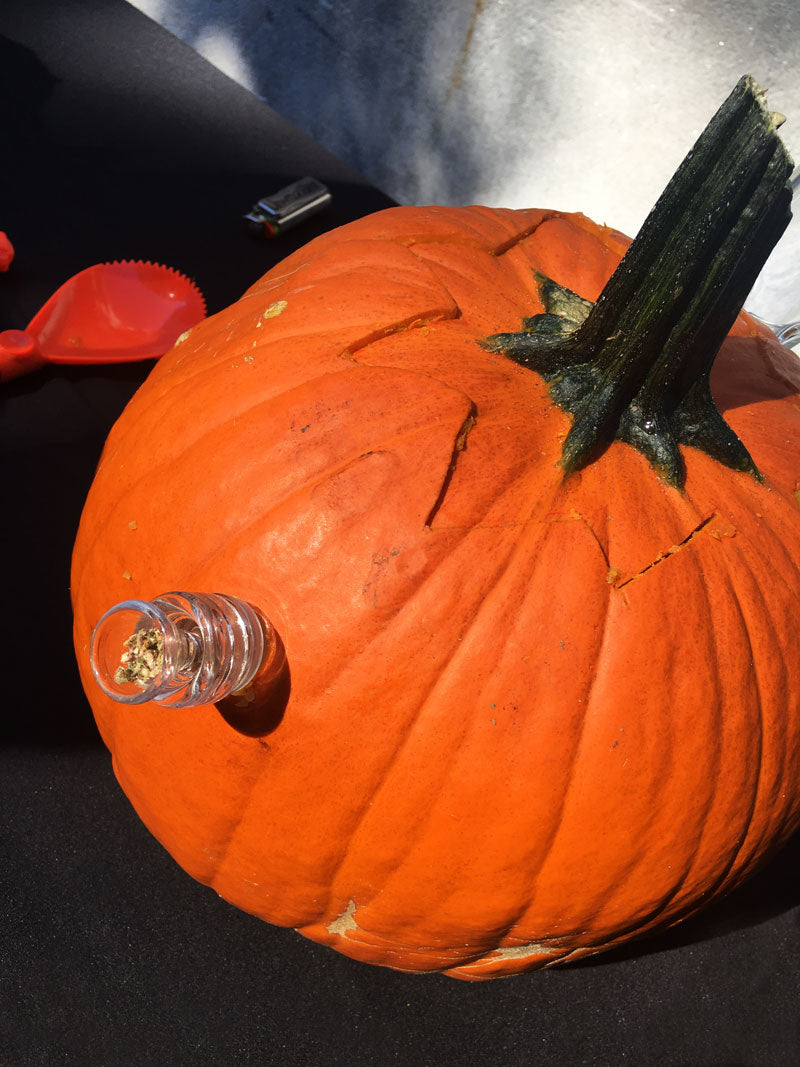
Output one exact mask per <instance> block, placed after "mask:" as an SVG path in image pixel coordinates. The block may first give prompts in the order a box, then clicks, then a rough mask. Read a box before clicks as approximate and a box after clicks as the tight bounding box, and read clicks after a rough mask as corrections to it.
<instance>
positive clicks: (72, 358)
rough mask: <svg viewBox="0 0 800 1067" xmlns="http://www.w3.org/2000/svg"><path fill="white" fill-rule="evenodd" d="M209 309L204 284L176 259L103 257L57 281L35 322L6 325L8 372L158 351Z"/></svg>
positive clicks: (1, 336) (3, 357) (1, 367)
mask: <svg viewBox="0 0 800 1067" xmlns="http://www.w3.org/2000/svg"><path fill="white" fill-rule="evenodd" d="M205 314H206V306H205V301H204V299H203V295H202V293H201V292H200V290H199V289H198V288H197V286H196V285H195V284H194V282H191V281H190V280H189V279H188V278H186V277H184V275H182V274H179V273H178V271H175V270H172V268H171V267H162V266H160V265H158V264H156V263H142V262H130V261H126V262H122V263H99V264H97V265H96V266H94V267H88V268H87V269H86V270H82V271H80V272H79V273H78V274H75V275H73V277H72V278H70V279H69V281H67V282H65V283H64V284H63V285H62V286H61V287H60V288H59V289H57V290H56V292H55V293H53V295H52V296H51V297H50V299H49V300H48V301H47V303H46V304H45V305H44V307H43V308H42V309H41V311H39V312H38V313H37V314H36V315H34V317H33V318H32V319H31V321H30V323H29V324H28V327H27V329H25V330H5V331H3V332H2V333H0V379H3V380H7V379H9V378H16V377H18V376H19V375H21V374H27V372H28V371H31V370H35V369H36V368H37V367H42V366H44V365H45V364H46V363H128V362H132V361H135V360H140V359H157V358H158V357H159V356H162V355H163V354H164V353H165V352H166V351H168V349H170V348H171V347H172V346H173V344H174V343H175V341H176V340H177V339H178V337H179V336H180V335H181V334H182V333H183V332H184V331H185V330H188V329H189V328H190V327H192V326H194V325H195V324H196V323H198V322H199V321H200V320H201V319H202V318H205Z"/></svg>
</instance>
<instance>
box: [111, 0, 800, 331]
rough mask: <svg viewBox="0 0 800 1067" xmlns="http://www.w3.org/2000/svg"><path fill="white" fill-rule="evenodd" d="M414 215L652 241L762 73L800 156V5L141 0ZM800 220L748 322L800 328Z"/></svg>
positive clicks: (660, 0) (137, 0)
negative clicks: (469, 212)
mask: <svg viewBox="0 0 800 1067" xmlns="http://www.w3.org/2000/svg"><path fill="white" fill-rule="evenodd" d="M131 2H133V3H134V4H135V6H136V7H138V8H139V9H140V10H142V11H144V12H145V13H146V14H148V15H150V16H151V17H152V18H154V19H155V20H156V21H157V22H159V23H161V24H162V25H163V26H164V27H166V28H167V29H168V30H170V31H171V32H172V33H174V34H175V35H176V36H178V37H179V38H181V39H182V40H184V41H185V42H187V43H188V44H190V45H191V46H192V47H194V48H195V49H196V50H197V51H198V52H200V53H201V54H202V55H204V56H205V57H206V58H208V59H209V60H210V61H211V62H212V63H214V64H215V65H216V66H218V67H219V68H221V69H222V70H224V71H225V72H226V73H228V74H229V75H230V76H231V77H233V78H234V79H236V80H237V81H239V82H240V83H241V84H243V85H246V86H247V87H248V88H250V89H251V90H252V91H253V92H254V93H256V94H257V95H258V96H260V97H262V98H263V99H264V100H265V101H266V102H267V103H268V104H270V105H271V106H272V107H274V108H275V109H276V110H277V111H279V112H280V113H281V114H283V115H284V116H285V117H286V118H288V119H290V120H291V121H292V122H293V123H295V124H296V125H297V126H299V127H300V128H302V129H304V130H305V131H306V132H308V133H309V134H311V135H312V136H313V137H314V138H315V139H316V140H317V141H318V142H320V143H321V144H322V145H324V146H325V147H326V148H328V149H330V150H331V151H333V152H334V153H336V154H337V155H338V156H339V157H340V158H342V159H343V160H345V161H346V162H348V163H350V164H351V165H352V166H353V167H355V169H357V170H358V171H360V172H361V173H362V174H363V175H364V176H365V177H366V178H368V179H370V181H372V182H373V183H374V184H375V185H377V186H379V187H380V188H382V189H383V190H384V191H385V192H387V193H388V194H390V195H391V196H393V197H394V198H395V199H397V200H398V201H400V202H401V203H444V204H465V203H486V204H490V205H493V206H504V207H551V208H560V209H563V210H570V211H572V210H581V211H583V212H585V213H586V214H587V215H589V216H591V217H592V218H594V219H596V220H598V221H601V222H608V223H609V224H610V225H613V226H616V227H618V228H619V229H621V230H623V231H625V232H627V233H629V234H631V235H632V234H634V233H635V232H636V231H637V229H638V228H639V226H640V225H641V222H642V220H643V219H644V217H645V215H646V214H647V211H648V210H649V208H650V206H651V205H652V204H653V202H654V201H655V199H656V197H657V196H658V194H659V193H660V192H661V190H662V188H663V187H664V185H665V183H666V181H667V180H668V179H669V177H670V175H671V174H672V172H673V170H674V169H675V167H676V166H677V165H678V163H679V162H680V160H681V159H682V158H683V156H684V154H685V153H686V151H687V150H688V149H689V148H690V147H691V145H692V143H693V141H694V139H695V137H696V136H697V134H698V133H699V132H700V130H701V129H702V128H703V126H704V125H705V123H706V122H707V121H708V119H709V118H710V117H711V115H712V114H713V112H714V111H715V110H716V108H717V107H718V106H719V104H720V103H721V102H722V100H723V99H724V98H725V96H727V94H728V92H729V91H730V90H731V89H732V87H733V85H734V84H735V83H736V81H737V80H738V78H739V77H740V76H741V75H742V74H744V73H751V74H753V75H755V77H756V79H757V80H758V81H759V82H760V83H761V84H762V85H764V86H766V87H768V88H769V91H770V95H769V101H770V105H771V106H772V107H773V108H774V109H775V110H778V111H781V112H783V113H784V114H786V115H787V116H788V118H789V121H788V122H787V123H786V125H785V126H784V127H783V130H782V134H783V136H784V140H785V141H786V143H787V145H788V147H789V150H790V151H792V148H793V146H794V152H793V154H794V156H795V158H800V80H799V79H798V51H799V50H800V4H797V2H796V0H749V2H747V3H745V2H743V0H730V2H728V0H436V2H433V3H427V2H423V0H295V2H292V3H288V2H287V0H131ZM798 229H800V223H795V224H794V226H793V227H792V228H790V233H789V234H788V235H787V237H786V238H784V240H783V241H782V243H781V246H779V248H778V249H777V250H776V252H775V253H774V254H773V257H772V258H771V260H770V263H769V264H768V266H767V268H766V270H765V272H764V274H763V275H762V278H761V279H760V280H759V284H758V285H757V287H756V290H754V293H753V294H751V298H750V300H749V301H748V307H750V309H751V310H753V311H755V312H756V313H759V314H761V315H762V316H763V317H765V318H767V319H770V320H772V321H781V322H788V321H794V320H795V319H800V286H797V285H796V284H795V275H796V271H795V266H794V265H795V262H796V260H797V258H798V254H800V235H798V234H797V233H796V231H797V230H798Z"/></svg>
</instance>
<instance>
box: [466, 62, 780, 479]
mask: <svg viewBox="0 0 800 1067" xmlns="http://www.w3.org/2000/svg"><path fill="white" fill-rule="evenodd" d="M765 97H766V92H765V91H764V90H763V89H761V88H760V87H759V86H758V85H757V84H756V82H755V81H754V80H753V78H752V77H750V76H749V75H746V76H745V77H743V78H742V79H741V80H740V81H739V83H738V85H737V86H736V88H735V89H734V90H733V92H732V93H731V95H730V96H729V97H728V99H727V100H726V101H725V103H724V104H723V105H722V107H721V108H720V109H719V111H718V112H717V113H716V115H715V116H714V117H713V118H712V120H711V122H710V123H709V124H708V126H707V127H706V129H705V130H704V131H703V133H702V134H701V135H700V137H699V139H698V141H697V143H696V144H695V146H694V148H693V149H692V150H691V151H690V152H689V154H688V155H687V156H686V158H685V159H684V161H683V163H682V164H681V165H680V167H679V168H678V170H677V171H676V173H675V175H674V176H673V178H672V180H671V181H670V183H669V184H668V185H667V187H666V189H665V190H664V192H663V193H662V195H661V197H660V198H659V200H658V202H657V203H656V205H655V207H654V208H653V210H652V211H651V212H650V214H649V215H648V217H647V219H646V220H645V222H644V224H643V225H642V228H641V230H640V231H639V234H638V236H637V237H636V239H635V240H634V242H633V243H632V244H631V246H630V248H629V249H628V251H627V253H626V254H625V256H624V258H623V259H622V261H621V262H620V264H619V266H618V267H617V269H616V271H615V272H614V274H613V275H612V276H611V278H610V279H609V281H608V283H607V284H606V286H605V288H604V289H603V291H602V293H601V294H600V297H599V299H598V300H597V302H596V303H595V304H594V305H591V304H590V303H589V302H588V301H585V300H583V299H582V298H581V297H579V296H577V295H576V294H575V293H571V292H570V291H569V290H568V289H564V288H563V287H561V286H559V285H558V284H557V283H556V282H554V281H552V280H550V279H544V278H541V277H537V283H538V286H539V291H540V295H541V298H542V303H543V305H544V308H545V313H544V314H543V315H536V316H533V317H532V318H530V319H526V320H525V321H524V323H523V330H522V331H521V332H520V333H510V334H495V335H494V336H492V337H489V338H487V339H486V340H485V341H484V342H482V343H483V344H484V346H485V347H487V348H489V349H491V350H492V351H500V352H503V353H505V354H506V355H508V356H510V358H512V359H514V360H516V361H517V362H518V363H521V364H523V365H524V366H526V367H530V368H531V369H533V370H536V371H537V372H538V373H540V374H541V375H542V376H543V377H544V378H545V380H546V381H547V382H548V383H549V384H550V392H551V394H552V396H553V399H554V400H555V402H556V403H557V404H559V406H561V407H563V408H564V409H565V410H567V411H569V412H570V413H571V414H572V415H573V423H572V427H571V428H570V432H569V433H568V435H567V437H566V440H565V441H564V446H563V450H562V456H561V465H562V466H563V468H564V470H565V472H566V474H570V473H571V472H572V471H575V470H577V469H579V468H580V467H583V466H585V465H586V464H587V463H590V462H591V461H592V460H593V459H595V458H596V457H597V455H598V454H599V453H600V452H601V451H602V450H603V449H604V448H606V447H607V446H608V444H610V442H611V441H612V440H614V439H615V438H618V439H620V440H622V441H626V442H627V443H628V444H630V445H632V446H633V447H634V448H637V449H638V450H639V451H640V452H642V453H643V454H644V455H645V456H646V457H647V459H648V460H649V461H650V463H651V465H652V466H653V467H654V469H655V470H656V471H657V472H658V473H659V474H660V475H661V476H662V477H663V478H664V479H665V480H666V481H667V482H669V483H670V484H671V485H674V486H676V487H678V488H680V487H682V486H683V483H684V479H685V471H684V466H683V461H682V459H681V455H680V449H679V447H678V446H679V445H680V444H683V445H691V446H693V447H694V448H699V449H702V450H703V451H704V452H706V453H707V454H709V455H711V456H713V457H714V458H715V459H716V460H718V461H719V462H720V463H723V464H725V465H726V466H729V467H732V468H734V469H735V470H741V471H748V472H749V473H751V474H753V475H755V476H756V477H759V474H758V471H757V470H756V467H755V464H754V463H753V460H752V459H751V458H750V455H749V453H748V451H747V449H746V448H745V447H744V445H743V444H742V442H741V441H740V440H739V439H738V437H737V436H736V435H735V434H734V433H733V431H732V430H731V429H730V427H729V426H728V425H727V424H726V423H725V421H724V420H723V418H722V416H721V415H720V413H719V411H718V410H717V407H716V405H715V404H714V401H713V399H712V397H711V389H710V385H709V375H710V372H711V366H712V364H713V362H714V359H715V357H716V354H717V352H718V351H719V348H720V346H721V345H722V342H723V341H724V340H725V337H726V336H727V334H728V332H729V330H730V329H731V327H732V326H733V324H734V321H735V319H736V316H737V315H738V313H739V311H740V310H741V308H742V304H743V303H744V300H745V298H746V296H747V294H748V293H749V292H750V289H751V288H752V286H753V284H754V282H755V280H756V278H757V276H758V274H759V272H760V271H761V268H762V267H763V265H764V263H765V262H766V260H767V258H768V256H769V254H770V252H771V251H772V249H773V248H774V246H775V244H776V242H777V241H778V239H779V238H780V236H781V234H782V233H783V231H784V229H785V228H786V226H787V224H788V222H789V220H790V218H791V208H790V204H791V197H792V190H791V185H790V184H789V176H790V174H791V171H792V161H791V159H790V158H789V155H788V153H787V151H786V149H785V147H784V145H783V143H782V141H781V139H780V137H778V135H777V134H776V132H775V131H776V129H777V127H778V126H779V125H780V124H781V122H782V121H783V116H779V115H773V114H771V113H770V112H769V111H768V110H767V109H766V106H765Z"/></svg>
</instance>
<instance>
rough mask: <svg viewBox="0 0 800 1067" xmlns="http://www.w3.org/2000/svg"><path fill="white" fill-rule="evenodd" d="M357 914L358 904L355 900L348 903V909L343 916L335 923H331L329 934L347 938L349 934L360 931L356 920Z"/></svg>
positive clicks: (334, 921)
mask: <svg viewBox="0 0 800 1067" xmlns="http://www.w3.org/2000/svg"><path fill="white" fill-rule="evenodd" d="M355 914H356V902H355V901H354V900H350V901H348V904H347V907H346V908H345V909H344V911H343V912H342V914H341V915H340V916H339V917H338V918H337V919H334V920H333V922H329V923H328V925H327V927H326V929H327V931H328V933H329V934H336V935H337V936H338V937H346V936H347V934H348V933H350V932H351V931H353V930H357V929H358V923H357V922H356V920H355Z"/></svg>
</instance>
